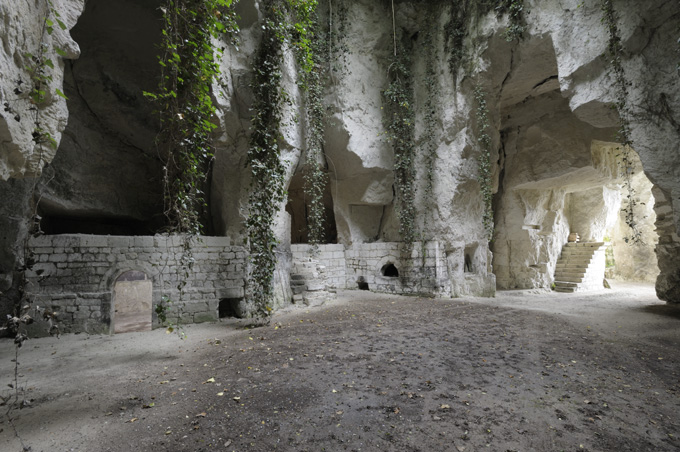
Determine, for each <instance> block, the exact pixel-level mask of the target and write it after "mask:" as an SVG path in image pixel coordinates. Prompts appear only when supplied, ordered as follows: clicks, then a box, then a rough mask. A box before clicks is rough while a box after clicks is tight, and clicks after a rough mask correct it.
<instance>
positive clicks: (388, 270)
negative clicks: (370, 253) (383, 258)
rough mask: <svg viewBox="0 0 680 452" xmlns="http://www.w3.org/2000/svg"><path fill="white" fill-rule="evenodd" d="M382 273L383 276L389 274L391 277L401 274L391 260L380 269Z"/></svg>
mask: <svg viewBox="0 0 680 452" xmlns="http://www.w3.org/2000/svg"><path fill="white" fill-rule="evenodd" d="M380 273H381V274H382V275H383V276H387V277H389V278H396V277H398V276H399V270H398V269H397V267H395V266H394V264H393V263H391V262H390V263H389V264H385V265H383V267H382V268H381V269H380Z"/></svg>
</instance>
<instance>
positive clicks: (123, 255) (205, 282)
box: [26, 234, 246, 334]
mask: <svg viewBox="0 0 680 452" xmlns="http://www.w3.org/2000/svg"><path fill="white" fill-rule="evenodd" d="M29 248H30V252H31V253H32V254H33V259H34V261H35V265H34V266H33V268H32V269H31V270H30V271H29V272H28V275H27V276H28V281H29V283H28V286H27V288H26V289H27V293H28V294H29V296H32V297H33V298H34V300H35V304H36V305H38V306H40V307H41V308H49V309H51V310H54V311H56V312H58V313H59V314H58V317H59V322H60V328H61V331H62V332H80V331H82V332H88V333H110V332H112V331H111V325H112V315H115V306H112V303H113V300H112V289H113V285H114V284H115V281H116V278H117V277H118V276H119V275H121V274H122V273H124V272H126V271H128V270H140V271H143V272H145V273H146V274H147V275H148V276H149V278H151V279H152V281H153V305H154V306H155V305H156V304H158V303H159V302H160V301H161V299H162V297H163V296H168V297H169V298H170V299H171V300H172V301H173V308H172V310H171V311H170V312H169V313H168V319H169V320H172V321H177V319H178V318H179V319H180V320H181V322H183V323H197V322H205V321H211V320H216V319H217V318H218V305H219V301H220V299H223V298H232V299H233V298H243V296H244V285H245V270H246V253H245V250H244V249H243V248H242V247H239V246H231V244H230V240H229V239H228V238H226V237H201V238H200V239H199V240H197V241H195V242H194V243H193V245H192V247H191V248H192V252H193V259H194V264H193V267H192V269H191V271H189V272H188V276H187V277H186V278H185V281H186V286H185V287H184V290H183V295H182V299H181V300H180V299H179V291H178V289H177V286H178V283H179V281H180V277H181V274H180V271H181V266H180V259H181V257H182V248H183V247H182V239H181V237H178V236H160V235H158V236H144V237H121V236H95V235H81V234H76V235H53V236H41V237H37V238H33V239H31V240H30V242H29ZM153 321H154V325H158V319H157V318H156V315H155V313H154V315H153ZM45 331H46V328H42V326H41V325H38V326H37V328H36V331H35V332H34V334H40V333H43V334H44V333H45Z"/></svg>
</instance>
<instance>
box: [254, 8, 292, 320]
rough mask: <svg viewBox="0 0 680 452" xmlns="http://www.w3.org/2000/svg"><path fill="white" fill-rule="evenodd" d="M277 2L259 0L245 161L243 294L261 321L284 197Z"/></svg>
mask: <svg viewBox="0 0 680 452" xmlns="http://www.w3.org/2000/svg"><path fill="white" fill-rule="evenodd" d="M283 6H285V5H283V2H282V1H281V0H265V1H264V2H263V3H262V4H261V8H262V9H261V11H262V12H263V14H264V22H263V24H262V38H261V41H260V45H259V47H258V49H257V53H256V55H255V62H254V78H253V81H252V85H251V88H252V90H253V97H254V101H253V107H252V109H253V117H252V123H251V135H250V149H249V151H248V163H249V165H250V171H251V175H252V178H251V189H250V198H249V215H248V218H247V220H246V230H247V233H248V244H249V246H250V259H251V268H250V272H249V281H248V283H249V284H248V290H249V296H250V298H251V300H252V302H253V304H254V306H255V315H256V316H257V317H259V318H261V319H263V320H267V321H268V319H269V317H270V315H271V313H272V305H271V302H272V295H273V293H272V280H273V277H274V270H275V268H276V255H275V249H276V246H277V244H278V243H277V240H276V236H275V235H274V231H273V226H274V219H275V216H276V213H277V212H278V210H279V205H280V203H281V202H282V201H283V199H284V196H285V190H284V186H283V184H284V173H285V168H284V166H283V163H282V161H281V150H280V146H279V141H280V139H281V136H280V135H281V132H280V128H281V117H282V103H283V100H284V98H285V93H284V92H283V90H282V89H281V78H282V76H283V74H282V72H281V63H282V60H283V55H282V48H283V44H284V41H285V38H286V34H287V31H288V30H287V27H286V21H285V19H286V18H285V12H284V10H283V9H282V7H283Z"/></svg>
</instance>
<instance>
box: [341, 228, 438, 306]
mask: <svg viewBox="0 0 680 452" xmlns="http://www.w3.org/2000/svg"><path fill="white" fill-rule="evenodd" d="M346 256H347V258H346V259H347V280H346V285H347V288H349V289H367V290H371V291H376V292H388V293H400V294H424V295H440V296H448V295H450V292H451V286H450V281H449V278H448V270H447V262H446V255H445V253H443V252H442V250H441V247H440V244H439V242H434V241H433V242H425V243H424V244H423V243H421V242H414V243H413V245H412V246H411V249H410V250H409V249H408V248H406V247H405V245H404V244H403V243H397V242H384V243H363V244H356V245H352V246H351V247H349V248H348V249H347V252H346ZM388 267H389V268H390V269H391V271H392V272H394V271H395V270H396V272H397V273H398V276H389V274H390V271H389V270H388Z"/></svg>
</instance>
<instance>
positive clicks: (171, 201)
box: [144, 0, 238, 336]
mask: <svg viewBox="0 0 680 452" xmlns="http://www.w3.org/2000/svg"><path fill="white" fill-rule="evenodd" d="M232 3H233V2H232V0H165V3H164V4H163V6H162V7H161V8H160V9H161V11H162V13H163V28H162V31H161V43H160V45H159V49H160V55H159V56H158V64H159V66H160V69H161V70H160V79H159V80H160V81H159V84H158V89H157V91H156V92H154V93H150V92H145V93H144V95H145V96H146V97H147V98H150V99H152V100H153V101H154V102H155V103H156V105H157V112H158V115H159V119H160V132H159V134H158V136H157V139H156V145H157V148H158V155H159V158H160V159H161V161H162V164H163V194H164V213H165V216H166V218H167V228H168V232H170V233H180V234H182V254H181V256H180V266H179V267H178V269H177V290H178V292H179V300H177V301H181V299H182V297H183V294H184V288H185V286H186V282H187V280H188V277H189V273H190V272H191V270H192V267H193V263H194V259H193V253H192V242H193V237H195V236H197V235H198V234H200V233H201V231H202V229H203V226H204V223H206V222H207V219H206V218H207V217H208V215H207V202H206V197H205V193H204V189H205V187H206V186H207V185H208V174H209V171H210V166H211V161H212V157H213V145H212V132H213V130H214V129H215V127H216V125H215V124H214V122H213V119H214V114H215V106H214V104H213V101H212V92H211V86H212V84H213V82H215V81H216V80H217V79H218V77H219V75H220V70H219V65H218V57H219V56H220V55H221V54H222V47H221V46H220V45H219V44H218V43H219V40H220V39H224V38H225V37H226V38H227V39H231V40H234V39H235V36H236V34H237V32H238V26H237V24H236V15H235V13H234V11H233V9H232ZM234 3H235V2H234ZM172 304H174V302H173V300H171V299H170V297H169V296H167V295H164V296H163V297H162V301H161V302H160V303H158V304H157V305H156V308H155V309H156V313H157V315H158V319H159V320H160V321H161V322H162V323H165V321H166V320H167V315H166V314H167V312H168V311H169V310H170V309H171V308H170V306H171V305H172ZM179 308H180V309H181V306H179ZM178 316H179V314H178ZM178 320H179V317H178ZM175 327H176V325H173V324H171V323H169V322H168V331H172V330H173V329H174V328H175ZM178 332H179V333H180V336H183V332H182V331H181V329H180V330H178Z"/></svg>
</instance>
